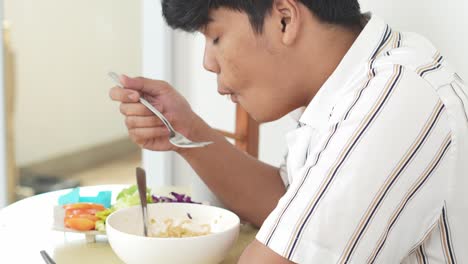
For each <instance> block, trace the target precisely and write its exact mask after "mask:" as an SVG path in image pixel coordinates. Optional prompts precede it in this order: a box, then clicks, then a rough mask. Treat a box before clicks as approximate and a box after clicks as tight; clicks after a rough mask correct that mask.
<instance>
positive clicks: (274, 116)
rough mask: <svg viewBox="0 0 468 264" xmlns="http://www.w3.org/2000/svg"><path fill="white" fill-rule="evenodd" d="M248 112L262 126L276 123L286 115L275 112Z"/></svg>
mask: <svg viewBox="0 0 468 264" xmlns="http://www.w3.org/2000/svg"><path fill="white" fill-rule="evenodd" d="M246 111H247V113H249V115H250V116H251V117H252V118H253V119H254V120H255V121H257V122H258V123H260V124H261V123H268V122H272V121H276V120H278V119H280V118H281V117H283V116H284V115H285V114H281V113H275V112H273V111H258V112H257V111H248V110H246Z"/></svg>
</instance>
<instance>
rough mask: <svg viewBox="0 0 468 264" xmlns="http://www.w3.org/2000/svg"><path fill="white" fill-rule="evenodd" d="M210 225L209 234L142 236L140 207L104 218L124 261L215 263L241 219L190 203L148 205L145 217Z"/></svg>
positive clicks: (138, 263) (233, 239)
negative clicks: (185, 220) (191, 219)
mask: <svg viewBox="0 0 468 264" xmlns="http://www.w3.org/2000/svg"><path fill="white" fill-rule="evenodd" d="M187 213H188V214H190V216H191V217H192V218H193V221H194V222H196V223H205V224H210V226H211V234H209V235H205V236H198V237H184V238H159V237H144V236H143V223H142V216H141V215H142V214H141V207H140V206H139V205H138V206H133V207H130V208H125V209H120V210H118V211H116V212H114V213H112V214H111V215H110V216H109V217H108V218H107V223H106V232H107V237H108V240H109V243H110V245H111V247H112V249H113V250H114V252H115V253H116V254H117V256H118V257H119V258H120V259H121V260H122V261H124V262H125V263H127V264H145V263H161V264H215V263H220V262H221V261H222V260H223V259H224V258H225V257H226V255H227V253H228V252H229V250H230V249H231V247H232V246H233V245H234V243H235V242H236V240H237V237H238V236H239V226H240V220H239V217H238V216H237V215H235V214H234V213H232V212H230V211H228V210H225V209H222V208H219V207H214V206H208V205H201V204H190V203H155V204H148V217H149V218H150V219H151V218H153V219H158V220H165V219H168V218H172V219H174V218H176V219H181V218H186V219H188V216H187Z"/></svg>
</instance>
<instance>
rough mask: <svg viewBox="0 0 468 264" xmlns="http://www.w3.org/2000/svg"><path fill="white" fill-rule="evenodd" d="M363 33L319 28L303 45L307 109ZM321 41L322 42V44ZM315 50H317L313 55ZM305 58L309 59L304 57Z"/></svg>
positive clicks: (346, 29)
mask: <svg viewBox="0 0 468 264" xmlns="http://www.w3.org/2000/svg"><path fill="white" fill-rule="evenodd" d="M360 32H361V29H360V28H359V29H348V28H344V27H341V26H331V25H324V24H319V25H318V26H316V28H315V32H313V33H312V34H310V33H309V34H307V35H305V36H306V37H305V38H304V39H303V41H302V44H301V46H302V47H301V48H300V49H301V54H302V57H301V58H300V61H302V62H303V66H301V68H302V69H305V71H304V72H303V74H302V76H303V78H302V80H303V81H304V82H303V84H302V85H301V86H302V87H304V98H305V101H304V106H307V105H308V104H309V102H310V101H311V100H312V99H313V98H314V96H315V95H316V94H317V92H318V91H319V90H320V88H321V87H322V85H323V84H324V83H325V82H326V81H327V79H328V78H329V77H330V76H331V75H332V74H333V72H334V71H335V69H336V68H337V67H338V65H339V63H340V62H341V60H342V59H343V57H344V56H345V55H346V53H347V52H348V51H349V49H350V48H351V46H352V45H353V43H354V41H355V40H356V39H357V37H358V36H359V33H360ZM318 40H320V41H318ZM311 47H314V48H313V50H312V51H311ZM304 54H305V56H304Z"/></svg>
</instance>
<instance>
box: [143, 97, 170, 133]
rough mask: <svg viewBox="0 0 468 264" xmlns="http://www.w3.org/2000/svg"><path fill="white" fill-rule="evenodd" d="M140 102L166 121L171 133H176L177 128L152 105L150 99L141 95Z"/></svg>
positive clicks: (165, 123)
mask: <svg viewBox="0 0 468 264" xmlns="http://www.w3.org/2000/svg"><path fill="white" fill-rule="evenodd" d="M140 103H142V104H143V105H144V106H146V107H147V108H148V109H149V110H150V111H151V112H153V114H155V115H156V116H157V117H159V119H161V121H162V122H163V123H164V125H165V126H166V127H167V129H169V131H170V132H171V133H174V134H175V129H174V128H173V127H172V125H171V123H169V121H168V120H167V119H166V117H165V116H164V115H163V114H162V113H161V112H159V111H158V109H156V108H155V107H154V106H153V105H151V104H150V103H149V102H148V101H146V99H145V98H143V97H140Z"/></svg>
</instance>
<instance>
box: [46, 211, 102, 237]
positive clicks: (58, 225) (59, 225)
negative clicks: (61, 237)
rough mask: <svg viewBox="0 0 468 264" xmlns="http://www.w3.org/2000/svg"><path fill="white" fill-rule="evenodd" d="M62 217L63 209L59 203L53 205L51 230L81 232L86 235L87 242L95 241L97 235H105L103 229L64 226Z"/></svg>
mask: <svg viewBox="0 0 468 264" xmlns="http://www.w3.org/2000/svg"><path fill="white" fill-rule="evenodd" d="M64 219H65V209H64V208H63V207H62V206H60V205H57V206H55V207H54V223H53V226H52V229H53V230H56V231H60V232H67V233H78V234H83V235H84V236H85V237H86V242H87V243H94V242H96V236H97V235H106V232H105V231H96V230H91V231H79V230H74V229H71V228H68V227H65V224H64Z"/></svg>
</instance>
